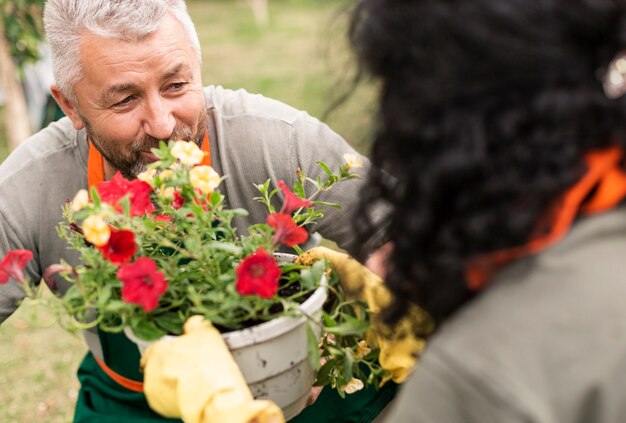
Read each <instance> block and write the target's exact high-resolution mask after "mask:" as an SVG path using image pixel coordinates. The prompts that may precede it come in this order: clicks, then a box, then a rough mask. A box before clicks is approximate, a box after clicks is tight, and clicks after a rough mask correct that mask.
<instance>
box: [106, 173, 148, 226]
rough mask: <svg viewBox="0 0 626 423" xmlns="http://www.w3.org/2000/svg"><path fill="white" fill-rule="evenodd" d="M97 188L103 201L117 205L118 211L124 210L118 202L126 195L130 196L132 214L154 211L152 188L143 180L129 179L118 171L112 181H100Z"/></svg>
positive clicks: (137, 214)
mask: <svg viewBox="0 0 626 423" xmlns="http://www.w3.org/2000/svg"><path fill="white" fill-rule="evenodd" d="M97 189H98V194H100V198H101V199H102V201H104V202H105V203H107V204H110V205H112V206H115V207H116V209H117V210H118V211H122V206H121V205H120V204H117V203H118V202H119V200H121V199H122V198H123V197H124V196H126V195H128V196H129V198H130V214H131V215H132V216H141V215H144V214H146V213H150V212H152V211H154V205H153V204H152V202H150V193H151V192H152V188H151V187H150V185H148V183H146V182H144V181H142V180H139V179H134V180H132V181H129V180H128V179H126V178H124V177H123V176H122V174H121V173H120V172H117V173H116V174H115V175H113V178H111V180H110V181H104V182H100V183H99V184H98V187H97Z"/></svg>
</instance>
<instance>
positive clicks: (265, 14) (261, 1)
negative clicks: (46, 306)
mask: <svg viewBox="0 0 626 423" xmlns="http://www.w3.org/2000/svg"><path fill="white" fill-rule="evenodd" d="M267 2H268V0H248V3H250V7H251V8H252V13H253V14H254V20H255V21H256V23H257V25H259V26H267V24H268V23H269V20H270V12H269V7H268V4H267Z"/></svg>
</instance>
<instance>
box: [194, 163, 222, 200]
mask: <svg viewBox="0 0 626 423" xmlns="http://www.w3.org/2000/svg"><path fill="white" fill-rule="evenodd" d="M189 182H190V183H191V185H192V186H193V187H194V188H197V189H199V190H200V191H202V192H203V193H204V194H209V193H211V192H213V190H214V189H215V188H217V187H218V185H219V184H220V175H219V174H218V173H217V172H216V171H215V170H213V168H212V167H211V166H196V167H194V168H193V169H191V170H190V171H189Z"/></svg>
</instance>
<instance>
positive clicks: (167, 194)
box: [159, 186, 176, 198]
mask: <svg viewBox="0 0 626 423" xmlns="http://www.w3.org/2000/svg"><path fill="white" fill-rule="evenodd" d="M175 192H176V189H175V188H174V187H166V186H162V187H161V188H160V189H159V195H160V196H161V198H174V193H175Z"/></svg>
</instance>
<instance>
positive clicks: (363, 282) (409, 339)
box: [296, 247, 433, 383]
mask: <svg viewBox="0 0 626 423" xmlns="http://www.w3.org/2000/svg"><path fill="white" fill-rule="evenodd" d="M321 259H326V260H328V262H330V264H331V266H332V267H333V270H334V271H335V272H336V273H337V275H338V276H339V283H340V284H341V286H342V288H343V290H344V292H345V294H346V299H356V300H362V301H365V302H366V303H367V305H368V307H369V309H370V310H371V312H372V317H371V322H370V324H371V326H370V329H369V331H368V333H367V337H366V341H367V343H368V344H370V345H371V346H372V347H374V348H376V347H378V348H379V349H380V355H379V362H380V365H381V367H382V368H383V369H385V370H387V371H388V372H389V374H390V376H391V379H392V380H393V381H394V382H396V383H402V382H404V381H405V380H406V378H407V377H408V376H409V374H410V373H411V371H412V370H413V367H415V363H416V362H417V356H418V354H420V353H421V352H422V350H423V349H424V347H425V346H426V342H425V341H424V339H422V338H417V337H416V336H415V335H414V332H415V331H414V328H416V327H420V328H421V329H422V330H423V329H424V328H425V329H426V330H427V331H430V330H432V327H433V324H432V321H431V319H430V317H429V316H428V315H427V314H426V313H425V312H424V311H423V310H420V309H419V308H418V307H415V306H413V307H411V309H410V310H409V313H408V314H407V316H405V317H404V318H403V319H402V320H401V321H400V322H398V324H396V325H395V326H394V327H393V328H389V327H387V326H386V325H385V324H384V323H383V322H382V321H381V319H380V318H379V312H380V310H381V309H383V308H385V307H386V306H388V305H389V304H390V303H391V300H392V296H391V293H390V292H389V291H388V290H387V288H386V287H385V285H384V282H383V280H382V279H381V278H379V277H378V276H376V275H375V274H374V273H372V272H370V271H369V270H368V269H367V268H365V267H364V266H363V265H362V264H361V263H359V262H358V261H357V260H355V259H354V258H352V257H350V256H349V255H347V254H344V253H340V252H338V251H335V250H331V249H329V248H326V247H315V248H312V249H310V250H308V251H306V252H304V253H303V254H302V255H300V256H299V257H298V259H297V260H296V263H299V264H308V265H310V264H313V263H314V262H316V261H317V260H321Z"/></svg>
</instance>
